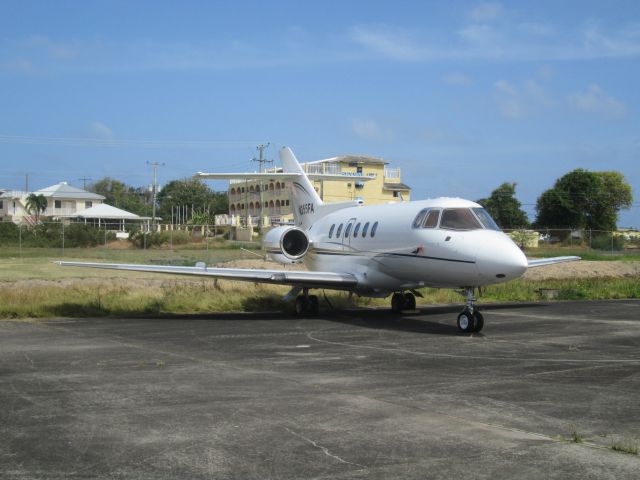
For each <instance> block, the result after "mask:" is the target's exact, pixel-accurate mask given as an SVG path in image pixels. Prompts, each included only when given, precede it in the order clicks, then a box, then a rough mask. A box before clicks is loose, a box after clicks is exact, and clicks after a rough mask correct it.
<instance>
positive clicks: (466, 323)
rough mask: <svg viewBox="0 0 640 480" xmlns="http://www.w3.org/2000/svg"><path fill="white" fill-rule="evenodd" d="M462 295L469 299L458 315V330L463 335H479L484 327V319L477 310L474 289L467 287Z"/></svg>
mask: <svg viewBox="0 0 640 480" xmlns="http://www.w3.org/2000/svg"><path fill="white" fill-rule="evenodd" d="M460 293H461V294H463V295H465V296H466V297H467V304H466V306H465V307H464V310H462V312H461V313H460V315H458V330H460V331H461V332H462V333H478V332H479V331H480V330H482V327H484V317H483V316H482V314H481V313H480V311H479V310H478V309H477V308H475V303H476V298H475V297H474V295H473V288H471V287H467V288H465V289H464V292H460Z"/></svg>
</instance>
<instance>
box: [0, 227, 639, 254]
mask: <svg viewBox="0 0 640 480" xmlns="http://www.w3.org/2000/svg"><path fill="white" fill-rule="evenodd" d="M236 228H242V226H233V225H191V224H189V225H175V224H173V225H172V224H162V225H155V226H154V227H152V228H150V227H149V225H145V224H139V223H138V224H131V225H125V228H124V229H123V228H122V225H121V224H120V223H109V222H107V223H103V222H100V224H97V223H95V224H91V223H83V222H78V223H73V222H71V223H69V222H39V223H38V224H36V225H26V224H22V225H16V224H14V223H13V222H0V248H2V251H3V254H2V256H3V257H8V256H22V255H25V254H26V255H29V254H33V253H34V252H37V251H40V252H41V253H42V252H44V251H48V252H49V253H51V254H52V255H55V256H59V257H66V256H76V257H77V256H90V255H89V254H90V253H91V252H93V253H96V252H100V251H105V250H107V251H110V252H112V253H111V254H110V255H108V256H106V257H108V258H113V259H116V258H118V257H131V256H135V255H134V254H133V253H125V252H127V251H129V252H135V251H138V252H143V253H149V254H152V253H153V252H158V251H163V252H165V254H164V255H163V256H162V258H169V257H170V256H171V253H172V252H181V251H185V250H194V251H202V250H204V251H209V250H216V249H220V248H237V249H242V248H248V249H252V250H256V249H259V248H260V244H259V242H257V241H256V242H254V243H253V244H248V243H246V242H239V243H233V242H229V241H228V240H229V239H230V238H237V233H238V232H234V229H236ZM242 230H246V228H242ZM505 232H506V233H507V234H508V235H509V236H511V238H513V240H514V241H515V242H516V243H517V244H518V245H519V246H520V247H521V248H523V249H524V250H526V251H531V252H535V251H536V250H538V251H542V250H545V249H547V250H561V249H565V250H576V249H582V250H586V251H594V252H602V253H609V254H619V253H625V254H631V255H632V254H634V253H637V254H638V255H639V256H640V232H638V231H631V230H628V231H603V230H587V229H582V230H578V229H569V228H566V229H537V230H505ZM245 233H246V232H245ZM248 233H249V234H251V232H248ZM244 238H246V239H247V240H248V239H250V238H251V239H253V240H258V238H257V236H256V232H255V231H254V232H253V235H245V237H244ZM38 249H39V250H38ZM83 249H84V250H87V251H86V252H82V250H83ZM118 252H121V253H120V254H118ZM102 256H103V257H104V256H105V255H102ZM178 256H179V255H178Z"/></svg>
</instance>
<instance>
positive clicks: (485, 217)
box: [471, 208, 500, 230]
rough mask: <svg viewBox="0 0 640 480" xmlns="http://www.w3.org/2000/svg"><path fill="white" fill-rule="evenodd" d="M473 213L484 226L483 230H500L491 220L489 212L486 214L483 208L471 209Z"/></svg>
mask: <svg viewBox="0 0 640 480" xmlns="http://www.w3.org/2000/svg"><path fill="white" fill-rule="evenodd" d="M471 210H473V212H474V213H475V214H476V216H477V217H478V219H480V223H482V225H484V228H487V229H489V230H500V227H499V226H498V224H497V223H496V222H495V221H494V220H493V218H491V215H489V212H487V211H486V210H485V209H484V208H472V209H471Z"/></svg>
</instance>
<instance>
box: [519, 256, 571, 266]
mask: <svg viewBox="0 0 640 480" xmlns="http://www.w3.org/2000/svg"><path fill="white" fill-rule="evenodd" d="M576 260H582V259H581V258H580V257H551V258H537V259H535V260H528V262H529V268H532V267H544V266H545V265H553V264H554V263H563V262H575V261H576Z"/></svg>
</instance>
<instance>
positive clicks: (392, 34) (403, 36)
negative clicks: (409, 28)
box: [349, 26, 422, 61]
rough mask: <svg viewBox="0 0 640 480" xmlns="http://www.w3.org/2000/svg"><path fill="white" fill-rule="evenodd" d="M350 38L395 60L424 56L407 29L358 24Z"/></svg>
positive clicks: (413, 59) (412, 59)
mask: <svg viewBox="0 0 640 480" xmlns="http://www.w3.org/2000/svg"><path fill="white" fill-rule="evenodd" d="M349 36H350V38H351V39H352V40H353V41H354V42H356V43H357V44H359V45H362V46H363V47H366V48H367V49H370V50H373V51H375V52H377V53H380V54H382V55H383V56H385V57H387V58H391V59H394V60H404V61H415V60H419V59H420V58H421V57H422V53H421V52H420V50H419V49H417V48H416V47H415V46H414V45H413V43H412V42H411V40H410V38H409V36H410V35H409V34H408V32H406V31H402V30H399V29H390V28H388V27H364V26H356V27H353V28H352V29H351V31H350V35H349Z"/></svg>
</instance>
